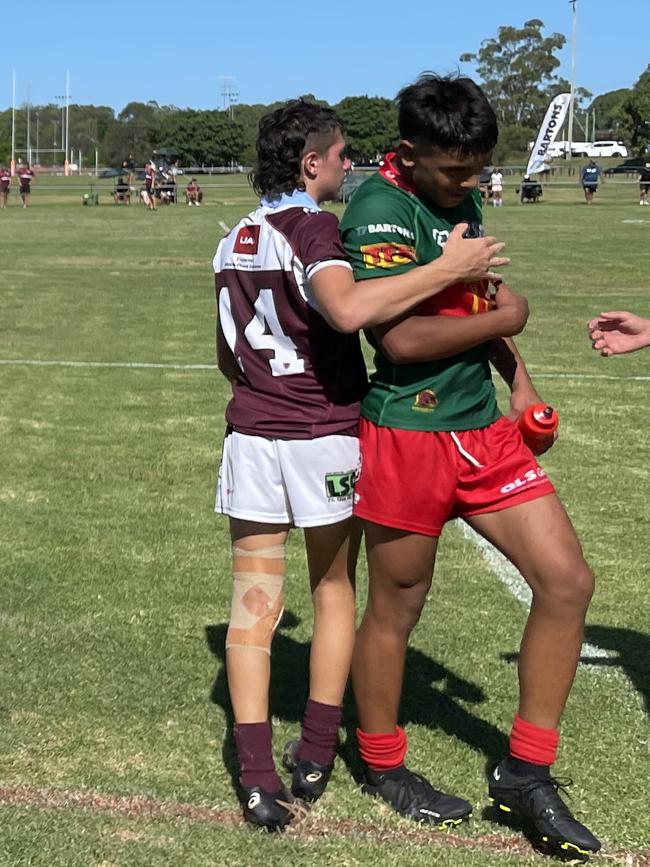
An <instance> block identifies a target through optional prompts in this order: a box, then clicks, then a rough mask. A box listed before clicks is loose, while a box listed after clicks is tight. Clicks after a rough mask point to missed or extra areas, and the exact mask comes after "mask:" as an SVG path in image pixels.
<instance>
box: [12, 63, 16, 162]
mask: <svg viewBox="0 0 650 867" xmlns="http://www.w3.org/2000/svg"><path fill="white" fill-rule="evenodd" d="M11 174H12V177H13V175H15V174H16V73H15V71H14V72H13V74H12V79H11Z"/></svg>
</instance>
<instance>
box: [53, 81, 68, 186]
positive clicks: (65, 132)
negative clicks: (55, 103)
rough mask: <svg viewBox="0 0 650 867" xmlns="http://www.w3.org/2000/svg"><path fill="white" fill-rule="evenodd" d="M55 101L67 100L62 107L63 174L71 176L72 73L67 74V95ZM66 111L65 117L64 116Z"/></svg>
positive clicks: (57, 97) (58, 97)
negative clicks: (69, 153) (69, 154)
mask: <svg viewBox="0 0 650 867" xmlns="http://www.w3.org/2000/svg"><path fill="white" fill-rule="evenodd" d="M55 99H60V100H65V103H64V105H62V106H61V148H62V150H63V174H64V175H66V176H67V175H68V174H69V166H70V163H69V162H68V149H69V147H70V138H69V135H70V72H69V71H68V70H66V73H65V93H64V94H61V95H59V96H56V97H55ZM64 109H65V115H64Z"/></svg>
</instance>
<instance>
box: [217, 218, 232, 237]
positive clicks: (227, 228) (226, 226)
mask: <svg viewBox="0 0 650 867" xmlns="http://www.w3.org/2000/svg"><path fill="white" fill-rule="evenodd" d="M219 225H220V226H221V228H222V229H223V230H224V232H225V233H226V235H227V234H228V233H229V232H230V226H229V225H228V224H227V223H224V221H223V220H219Z"/></svg>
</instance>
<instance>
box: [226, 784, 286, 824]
mask: <svg viewBox="0 0 650 867" xmlns="http://www.w3.org/2000/svg"><path fill="white" fill-rule="evenodd" d="M239 797H240V800H241V804H242V807H243V808H244V819H245V820H246V821H247V822H249V823H250V824H251V825H257V826H259V827H260V828H266V830H267V831H281V830H282V829H283V828H284V826H285V825H288V824H289V822H290V821H291V820H292V819H293V817H294V815H295V810H294V809H293V803H292V801H293V799H292V797H291V795H290V794H289V793H288V792H287V790H286V789H285V788H284V786H282V788H281V789H280V790H279V791H277V792H267V791H266V789H263V788H262V787H261V786H242V785H240V787H239Z"/></svg>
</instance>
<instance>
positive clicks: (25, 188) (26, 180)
mask: <svg viewBox="0 0 650 867" xmlns="http://www.w3.org/2000/svg"><path fill="white" fill-rule="evenodd" d="M16 174H17V175H18V180H19V181H20V198H21V199H22V200H23V208H26V207H28V205H29V196H30V193H31V191H32V181H33V180H34V172H33V171H32V169H31V166H30V165H29V163H23V164H21V165H19V166H18V169H17V172H16Z"/></svg>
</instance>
